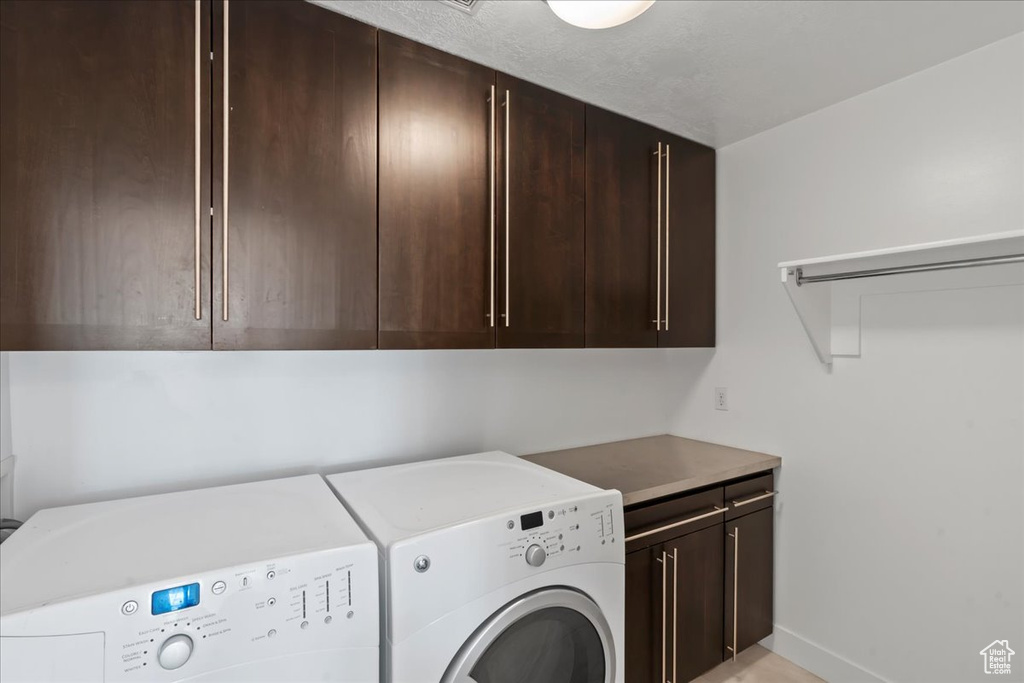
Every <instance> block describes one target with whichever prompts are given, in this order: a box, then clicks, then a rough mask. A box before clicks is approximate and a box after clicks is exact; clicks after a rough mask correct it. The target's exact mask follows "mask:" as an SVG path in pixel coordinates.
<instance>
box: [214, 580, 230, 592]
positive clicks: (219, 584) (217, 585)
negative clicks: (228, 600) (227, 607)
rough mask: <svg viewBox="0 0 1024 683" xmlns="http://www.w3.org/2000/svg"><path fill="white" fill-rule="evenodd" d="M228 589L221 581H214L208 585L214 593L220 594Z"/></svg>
mask: <svg viewBox="0 0 1024 683" xmlns="http://www.w3.org/2000/svg"><path fill="white" fill-rule="evenodd" d="M227 589H228V585H227V584H226V583H224V582H223V581H214V582H213V585H212V586H210V590H211V591H213V594H214V595H220V594H221V593H223V592H224V591H226V590H227Z"/></svg>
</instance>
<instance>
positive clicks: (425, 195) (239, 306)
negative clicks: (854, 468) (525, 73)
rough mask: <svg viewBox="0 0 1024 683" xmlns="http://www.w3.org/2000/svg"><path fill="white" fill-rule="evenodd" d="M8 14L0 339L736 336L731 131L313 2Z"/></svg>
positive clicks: (39, 8)
mask: <svg viewBox="0 0 1024 683" xmlns="http://www.w3.org/2000/svg"><path fill="white" fill-rule="evenodd" d="M0 31H2V37H3V40H2V41H0V75H2V84H0V88H2V97H0V115H2V120H3V125H2V126H0V191H2V194H3V201H2V202H0V349H2V350H21V349H24V350H46V349H55V350H71V349H211V348H213V349H352V348H356V349H366V348H384V349H395V348H447V349H455V348H495V347H497V348H570V347H584V346H590V347H657V346H662V347H668V346H713V345H714V343H715V333H714V327H715V312H714V308H715V270H714V259H715V236H714V227H715V215H714V197H715V184H714V174H715V153H714V150H712V149H710V148H707V147H704V146H702V145H698V144H696V143H693V142H690V141H687V140H683V139H682V138H679V137H677V136H673V135H670V134H668V133H665V132H664V131H659V130H657V129H655V128H653V127H651V126H648V125H646V124H643V123H640V122H638V121H634V120H631V119H628V118H625V117H623V116H619V115H617V114H614V113H611V112H608V111H604V110H602V109H599V108H597V107H594V106H591V105H586V104H584V103H582V102H578V101H576V100H573V99H572V98H569V97H566V96H564V95H561V94H558V93H554V92H552V91H549V90H546V89H544V88H541V87H539V86H537V85H534V84H531V83H527V82H525V81H522V80H519V79H517V78H514V77H512V76H509V75H506V74H502V73H496V72H495V71H494V70H493V69H490V68H487V67H485V66H481V65H479V64H475V63H473V62H469V61H467V60H464V59H460V58H458V57H455V56H453V55H450V54H447V53H445V52H442V51H439V50H435V49H433V48H430V47H426V46H424V45H421V44H418V43H415V42H413V41H410V40H407V39H404V38H400V37H398V36H395V35H391V34H389V33H386V32H383V31H379V30H378V29H376V28H374V27H372V26H367V25H364V24H361V23H359V22H356V21H354V20H352V19H348V18H346V17H344V16H342V15H340V14H337V13H334V12H331V11H329V10H327V9H324V8H321V7H316V6H314V5H311V4H309V3H304V2H289V1H287V0H266V1H263V2H235V3H226V2H223V1H221V0H213V1H211V0H202V1H201V2H198V3H196V2H186V1H183V0H152V1H149V2H137V1H132V0H103V1H99V0H96V1H93V0H75V1H71V0H52V1H48V2H28V1H22V0H5V1H4V2H3V3H0ZM670 150H671V153H670ZM659 151H660V153H659Z"/></svg>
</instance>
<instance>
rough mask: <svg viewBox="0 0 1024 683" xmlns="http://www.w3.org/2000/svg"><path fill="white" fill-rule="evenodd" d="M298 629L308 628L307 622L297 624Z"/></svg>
mask: <svg viewBox="0 0 1024 683" xmlns="http://www.w3.org/2000/svg"><path fill="white" fill-rule="evenodd" d="M299 628H309V622H308V621H304V622H302V623H301V624H299Z"/></svg>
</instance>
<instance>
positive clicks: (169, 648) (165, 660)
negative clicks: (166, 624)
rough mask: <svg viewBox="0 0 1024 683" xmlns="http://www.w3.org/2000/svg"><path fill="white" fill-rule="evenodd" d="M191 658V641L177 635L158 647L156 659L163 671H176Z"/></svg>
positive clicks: (186, 637)
mask: <svg viewBox="0 0 1024 683" xmlns="http://www.w3.org/2000/svg"><path fill="white" fill-rule="evenodd" d="M191 656H192V639H191V638H189V637H188V636H186V635H184V634H182V633H179V634H178V635H176V636H171V637H170V638H168V639H167V640H165V641H164V642H163V645H161V646H160V652H159V653H158V654H157V656H156V659H157V661H158V662H160V666H162V667H163V668H165V669H177V668H178V667H180V666H182V665H183V664H184V663H185V662H187V661H188V658H189V657H191Z"/></svg>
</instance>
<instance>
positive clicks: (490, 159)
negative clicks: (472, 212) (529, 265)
mask: <svg viewBox="0 0 1024 683" xmlns="http://www.w3.org/2000/svg"><path fill="white" fill-rule="evenodd" d="M496 99H497V95H496V94H495V92H494V86H493V85H492V86H491V96H490V97H489V98H487V101H488V102H490V104H491V139H490V141H489V142H490V144H489V145H488V148H487V149H488V156H487V158H488V164H487V165H488V166H490V169H491V172H490V174H489V178H490V183H491V312H490V313H489V314H488V315H487V317H488V318H489V319H490V321H491V327H494V208H495V207H494V192H495V187H494V103H495V100H496Z"/></svg>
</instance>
